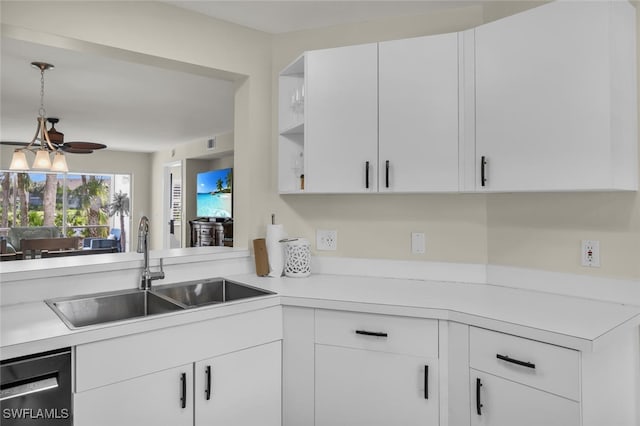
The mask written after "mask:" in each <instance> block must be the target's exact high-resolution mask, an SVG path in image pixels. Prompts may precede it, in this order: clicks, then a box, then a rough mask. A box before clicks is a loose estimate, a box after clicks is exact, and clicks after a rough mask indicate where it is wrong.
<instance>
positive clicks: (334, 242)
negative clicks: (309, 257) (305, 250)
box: [316, 229, 338, 251]
mask: <svg viewBox="0 0 640 426" xmlns="http://www.w3.org/2000/svg"><path fill="white" fill-rule="evenodd" d="M316 249H317V250H328V251H335V250H337V249H338V231H335V230H326V229H318V230H317V231H316Z"/></svg>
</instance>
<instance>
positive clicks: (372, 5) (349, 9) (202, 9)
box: [165, 0, 480, 34]
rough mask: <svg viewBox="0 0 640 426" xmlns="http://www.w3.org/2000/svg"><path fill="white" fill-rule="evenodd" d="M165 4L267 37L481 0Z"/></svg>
mask: <svg viewBox="0 0 640 426" xmlns="http://www.w3.org/2000/svg"><path fill="white" fill-rule="evenodd" d="M165 3H169V4H173V5H174V6H178V7H181V8H184V9H189V10H192V11H194V12H198V13H203V14H205V15H209V16H211V17H214V18H218V19H221V20H224V21H228V22H233V23H235V24H238V25H243V26H245V27H249V28H253V29H256V30H260V31H264V32H267V33H272V34H280V33H286V32H291V31H299V30H307V29H313V28H324V27H330V26H333V25H339V24H349V23H355V22H365V21H371V20H376V19H384V18H390V17H401V16H410V15H419V14H426V13H429V12H433V11H434V10H437V9H445V8H456V7H463V6H469V5H472V4H476V5H477V4H479V3H480V0H472V1H463V0H413V1H384V0H378V1H365V0H359V1H335V0H334V1H331V0H303V1H291V0H289V1H268V0H262V1H237V0H235V1H207V0H204V1H203V0H197V1H191V0H178V1H165Z"/></svg>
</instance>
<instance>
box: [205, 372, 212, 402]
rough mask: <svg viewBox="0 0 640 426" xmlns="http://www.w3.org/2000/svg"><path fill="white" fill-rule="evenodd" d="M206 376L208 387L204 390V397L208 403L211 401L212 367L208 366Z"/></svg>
mask: <svg viewBox="0 0 640 426" xmlns="http://www.w3.org/2000/svg"><path fill="white" fill-rule="evenodd" d="M204 374H205V376H206V380H207V387H205V388H204V397H205V399H206V400H207V401H209V400H210V399H211V366H210V365H207V368H205V370H204Z"/></svg>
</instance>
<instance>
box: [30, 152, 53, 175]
mask: <svg viewBox="0 0 640 426" xmlns="http://www.w3.org/2000/svg"><path fill="white" fill-rule="evenodd" d="M31 168H33V169H36V170H49V169H50V168H51V158H49V151H47V150H46V149H39V150H38V151H37V152H36V159H35V160H33V166H31Z"/></svg>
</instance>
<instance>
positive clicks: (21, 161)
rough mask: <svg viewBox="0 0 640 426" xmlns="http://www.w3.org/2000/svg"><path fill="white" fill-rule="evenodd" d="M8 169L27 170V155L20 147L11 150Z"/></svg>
mask: <svg viewBox="0 0 640 426" xmlns="http://www.w3.org/2000/svg"><path fill="white" fill-rule="evenodd" d="M9 170H29V163H27V156H26V155H25V154H24V151H22V150H20V149H16V150H15V151H13V157H11V165H10V166H9Z"/></svg>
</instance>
